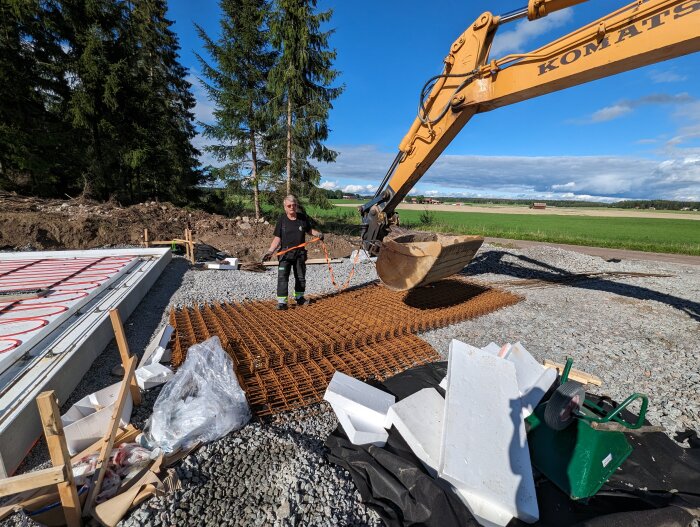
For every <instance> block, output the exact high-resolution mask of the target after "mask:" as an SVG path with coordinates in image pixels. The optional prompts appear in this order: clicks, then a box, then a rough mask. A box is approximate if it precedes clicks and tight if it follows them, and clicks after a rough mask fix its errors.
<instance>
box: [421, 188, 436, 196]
mask: <svg viewBox="0 0 700 527" xmlns="http://www.w3.org/2000/svg"><path fill="white" fill-rule="evenodd" d="M423 195H425V196H439V195H440V191H439V190H435V189H432V190H426V191H425V192H424V193H423Z"/></svg>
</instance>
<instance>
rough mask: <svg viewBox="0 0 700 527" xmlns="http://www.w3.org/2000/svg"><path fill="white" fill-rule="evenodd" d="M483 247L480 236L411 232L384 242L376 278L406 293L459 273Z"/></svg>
mask: <svg viewBox="0 0 700 527" xmlns="http://www.w3.org/2000/svg"><path fill="white" fill-rule="evenodd" d="M482 243H484V238H482V237H481V236H447V235H444V234H438V233H434V232H414V233H410V234H404V235H401V236H398V237H396V238H389V239H385V240H384V243H383V246H382V249H381V251H379V256H378V257H377V274H378V275H379V278H380V279H381V281H382V283H383V284H384V285H385V286H386V287H388V288H389V289H393V290H395V291H406V290H408V289H413V288H414V287H420V286H424V285H427V284H430V283H432V282H436V281H437V280H440V279H441V278H446V277H448V276H450V275H453V274H455V273H458V272H460V271H461V270H462V269H464V267H465V266H467V265H468V264H469V262H471V261H472V258H474V255H475V254H476V252H477V251H478V250H479V247H481V244H482Z"/></svg>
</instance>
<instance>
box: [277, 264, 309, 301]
mask: <svg viewBox="0 0 700 527" xmlns="http://www.w3.org/2000/svg"><path fill="white" fill-rule="evenodd" d="M305 256H306V255H301V256H298V257H297V258H294V259H291V260H285V259H283V260H280V262H279V267H278V268H277V301H278V302H280V303H286V302H287V295H288V294H289V273H290V272H291V271H292V269H294V298H300V297H303V296H304V291H305V290H306V257H305Z"/></svg>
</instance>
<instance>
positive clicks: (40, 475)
mask: <svg viewBox="0 0 700 527" xmlns="http://www.w3.org/2000/svg"><path fill="white" fill-rule="evenodd" d="M64 481H66V466H65V465H59V466H57V467H51V468H45V469H44V470H36V471H34V472H29V473H27V474H22V475H21V476H14V477H11V478H3V479H0V497H2V496H9V495H10V494H18V493H20V492H24V491H27V490H32V489H38V488H41V487H48V486H49V485H56V484H58V483H62V482H64Z"/></svg>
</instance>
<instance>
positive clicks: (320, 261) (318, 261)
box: [262, 258, 343, 267]
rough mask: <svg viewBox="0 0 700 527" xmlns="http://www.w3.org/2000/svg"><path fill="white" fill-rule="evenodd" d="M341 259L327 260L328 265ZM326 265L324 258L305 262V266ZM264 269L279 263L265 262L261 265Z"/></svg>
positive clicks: (340, 261) (341, 260)
mask: <svg viewBox="0 0 700 527" xmlns="http://www.w3.org/2000/svg"><path fill="white" fill-rule="evenodd" d="M342 262H343V259H342V258H334V259H333V260H329V261H328V263H342ZM324 263H326V259H325V258H309V259H308V260H306V265H320V264H324ZM262 264H263V265H264V266H265V267H277V266H278V265H279V262H278V261H276V260H267V261H266V262H263V263H262Z"/></svg>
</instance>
